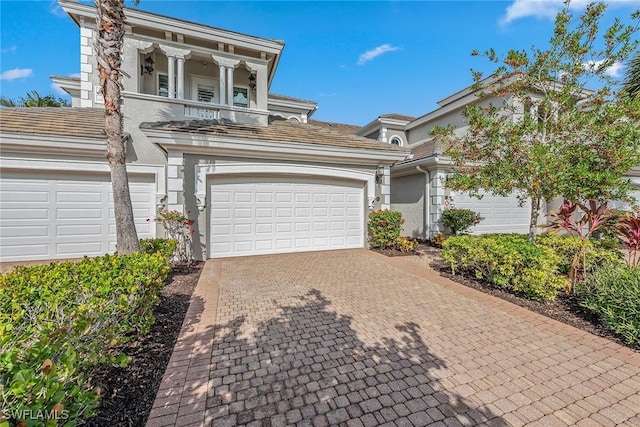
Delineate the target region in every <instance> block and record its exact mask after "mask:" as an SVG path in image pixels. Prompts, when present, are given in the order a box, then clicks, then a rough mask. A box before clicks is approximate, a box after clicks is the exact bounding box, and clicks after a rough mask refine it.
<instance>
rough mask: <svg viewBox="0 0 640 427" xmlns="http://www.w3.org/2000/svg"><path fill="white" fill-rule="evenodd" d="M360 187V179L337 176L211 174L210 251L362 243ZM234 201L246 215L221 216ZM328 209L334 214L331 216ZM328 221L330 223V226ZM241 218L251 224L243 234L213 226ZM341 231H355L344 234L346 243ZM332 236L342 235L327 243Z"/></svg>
mask: <svg viewBox="0 0 640 427" xmlns="http://www.w3.org/2000/svg"><path fill="white" fill-rule="evenodd" d="M363 188H364V185H363V184H362V183H358V182H348V181H339V180H337V181H330V180H322V179H307V178H292V177H277V176H263V177H251V178H250V177H215V178H214V179H213V180H212V184H211V191H210V192H211V198H210V200H211V205H210V248H211V251H210V256H212V257H224V256H237V255H251V254H268V253H276V252H292V251H303V250H319V249H331V248H338V247H340V248H343V247H347V246H346V245H351V246H349V247H362V246H363V245H364V193H363ZM247 192H251V194H252V198H251V200H252V201H251V202H248V200H250V199H249V197H248V196H246V193H247ZM236 193H240V194H243V197H242V198H238V197H236V196H235V194H236ZM220 194H230V197H226V196H225V197H221V196H220ZM225 200H228V201H225ZM236 200H243V201H242V202H236ZM349 200H350V201H351V205H349V202H348V201H349ZM247 204H248V205H249V206H247ZM334 204H336V205H339V206H334ZM237 205H239V206H242V209H250V210H251V212H252V215H251V216H250V218H247V215H244V216H243V217H242V218H240V217H238V216H236V215H231V216H230V217H225V216H223V215H220V213H221V212H224V211H225V210H231V212H233V213H234V214H235V213H236V212H237V211H238V209H237ZM332 213H333V214H335V215H334V216H331V214H332ZM332 221H333V222H334V223H335V224H333V226H332V224H331V223H332ZM245 222H249V223H251V224H253V228H252V229H251V231H250V234H247V235H245V234H242V233H234V234H228V233H222V232H220V231H221V229H220V228H218V227H219V226H221V225H225V224H245ZM247 230H248V229H247ZM345 233H352V234H354V236H353V237H350V238H349V240H348V242H349V243H347V239H346V238H345V236H344V234H345ZM331 236H342V238H341V239H337V240H334V241H335V242H338V243H337V246H336V245H332V244H331ZM247 239H250V242H248V241H247ZM236 243H238V244H236ZM249 243H250V245H249ZM249 246H251V247H249Z"/></svg>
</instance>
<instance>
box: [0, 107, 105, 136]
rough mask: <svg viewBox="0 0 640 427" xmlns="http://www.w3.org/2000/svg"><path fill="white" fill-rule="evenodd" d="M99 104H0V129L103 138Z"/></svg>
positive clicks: (101, 112)
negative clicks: (42, 105)
mask: <svg viewBox="0 0 640 427" xmlns="http://www.w3.org/2000/svg"><path fill="white" fill-rule="evenodd" d="M104 127H105V121H104V110H103V109H100V108H73V107H48V108H37V107H33V108H27V107H15V108H0V132H2V133H5V132H6V133H16V134H23V135H55V136H67V137H79V138H96V139H105V133H104Z"/></svg>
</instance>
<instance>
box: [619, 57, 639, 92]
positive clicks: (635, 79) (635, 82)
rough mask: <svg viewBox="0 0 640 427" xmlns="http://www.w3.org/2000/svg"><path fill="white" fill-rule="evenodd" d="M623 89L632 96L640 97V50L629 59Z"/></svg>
mask: <svg viewBox="0 0 640 427" xmlns="http://www.w3.org/2000/svg"><path fill="white" fill-rule="evenodd" d="M623 90H624V91H625V92H626V93H628V94H629V96H631V97H632V98H640V50H639V51H637V52H636V54H635V56H634V57H633V58H631V59H630V60H629V63H628V65H627V72H626V75H625V78H624V87H623Z"/></svg>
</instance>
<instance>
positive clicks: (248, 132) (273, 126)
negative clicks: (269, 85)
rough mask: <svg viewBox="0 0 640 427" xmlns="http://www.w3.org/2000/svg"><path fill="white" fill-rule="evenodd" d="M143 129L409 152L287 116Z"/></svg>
mask: <svg viewBox="0 0 640 427" xmlns="http://www.w3.org/2000/svg"><path fill="white" fill-rule="evenodd" d="M140 128H141V129H149V130H156V131H166V132H185V133H191V134H194V133H195V134H200V135H209V136H212V137H219V138H233V139H248V140H257V141H274V142H276V141H277V142H286V143H298V144H312V145H324V146H332V147H341V148H358V149H370V150H383V151H396V152H407V154H408V151H406V150H403V149H401V148H399V147H396V146H394V145H391V144H386V143H382V142H379V141H375V140H372V139H369V138H364V137H360V136H356V135H350V134H346V133H344V131H341V130H338V129H335V128H332V127H330V126H328V127H327V126H322V125H317V124H313V123H301V122H298V121H296V120H284V119H282V118H281V117H275V116H270V117H269V125H268V126H255V125H249V124H237V123H233V122H231V121H229V120H224V119H219V120H185V121H169V122H147V123H142V124H140Z"/></svg>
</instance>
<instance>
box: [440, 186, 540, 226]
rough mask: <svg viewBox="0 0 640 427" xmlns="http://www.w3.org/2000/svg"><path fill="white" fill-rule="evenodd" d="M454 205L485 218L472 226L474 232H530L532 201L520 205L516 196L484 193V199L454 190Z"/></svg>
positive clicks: (452, 194)
mask: <svg viewBox="0 0 640 427" xmlns="http://www.w3.org/2000/svg"><path fill="white" fill-rule="evenodd" d="M451 198H452V202H453V203H452V205H453V206H455V207H456V208H464V209H471V210H472V211H474V212H477V213H479V214H480V216H481V217H483V218H484V219H483V220H482V221H481V222H480V224H478V225H476V226H475V227H472V228H471V229H470V230H469V232H470V233H472V234H485V233H528V232H529V217H530V215H531V202H529V201H527V202H526V203H525V204H524V205H523V206H519V205H518V199H517V198H516V197H515V196H514V197H500V196H493V195H491V194H484V197H482V199H477V198H476V197H471V196H469V195H468V194H466V193H461V192H452V193H451Z"/></svg>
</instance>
